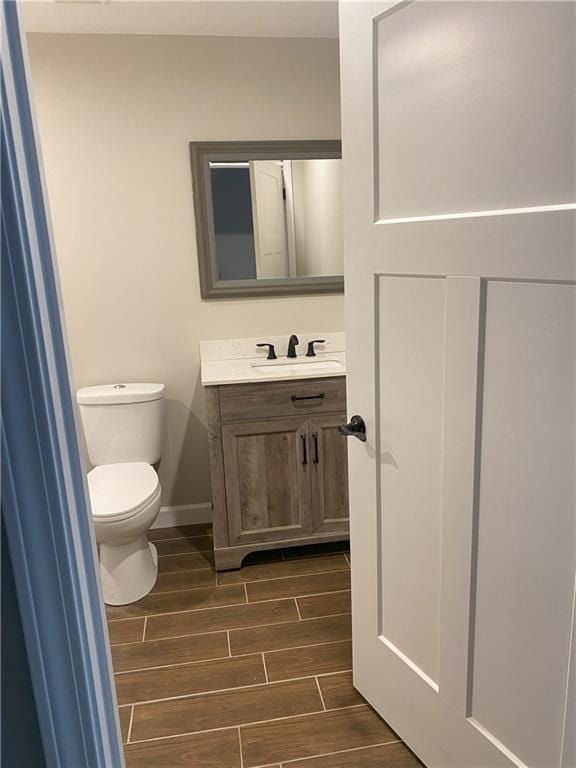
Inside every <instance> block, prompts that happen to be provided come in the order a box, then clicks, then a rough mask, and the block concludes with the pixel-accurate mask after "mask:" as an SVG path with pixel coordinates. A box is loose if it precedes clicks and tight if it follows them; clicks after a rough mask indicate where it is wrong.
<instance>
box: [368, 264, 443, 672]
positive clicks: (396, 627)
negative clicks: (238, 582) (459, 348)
mask: <svg viewBox="0 0 576 768" xmlns="http://www.w3.org/2000/svg"><path fill="white" fill-rule="evenodd" d="M445 283H446V281H445V280H440V279H436V278H405V277H394V276H392V277H390V276H382V277H380V278H379V283H378V284H379V306H380V309H381V311H380V320H379V336H378V340H379V341H378V348H379V359H380V366H379V392H378V407H379V410H380V424H381V430H382V432H381V455H382V460H381V462H380V489H381V491H380V493H381V500H380V504H381V507H382V508H385V509H386V510H387V514H386V515H385V516H383V518H382V527H381V543H380V546H381V550H380V557H381V561H382V569H381V582H382V583H381V590H380V601H381V607H380V611H381V617H382V620H381V621H382V626H381V629H380V632H381V634H382V637H383V638H385V640H386V642H388V643H391V644H392V645H393V646H394V647H395V648H396V649H397V650H398V651H400V652H401V653H402V654H404V655H405V656H406V657H407V658H408V659H409V660H410V662H411V663H413V664H414V665H415V667H417V668H418V669H420V670H421V671H422V672H423V673H424V675H426V676H427V677H428V678H431V680H432V681H433V682H434V683H437V681H438V664H439V655H438V653H439V651H438V648H439V632H440V623H439V622H440V555H441V546H440V545H441V534H442V459H443V457H442V451H443V445H442V422H443V417H444V354H445V353H444V337H445V323H446V285H445Z"/></svg>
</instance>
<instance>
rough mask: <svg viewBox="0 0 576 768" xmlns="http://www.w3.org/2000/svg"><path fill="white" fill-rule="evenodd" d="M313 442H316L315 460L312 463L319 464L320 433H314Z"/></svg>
mask: <svg viewBox="0 0 576 768" xmlns="http://www.w3.org/2000/svg"><path fill="white" fill-rule="evenodd" d="M312 440H314V458H313V459H312V463H313V464H318V463H319V462H320V452H319V450H318V432H312Z"/></svg>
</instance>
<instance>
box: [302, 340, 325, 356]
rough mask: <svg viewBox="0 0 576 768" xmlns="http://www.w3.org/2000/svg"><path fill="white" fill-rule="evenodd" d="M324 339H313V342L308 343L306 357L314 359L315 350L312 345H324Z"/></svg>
mask: <svg viewBox="0 0 576 768" xmlns="http://www.w3.org/2000/svg"><path fill="white" fill-rule="evenodd" d="M325 343H326V339H314V341H309V342H308V352H306V357H316V350H315V349H314V344H325Z"/></svg>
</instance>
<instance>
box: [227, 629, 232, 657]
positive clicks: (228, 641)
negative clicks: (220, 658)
mask: <svg viewBox="0 0 576 768" xmlns="http://www.w3.org/2000/svg"><path fill="white" fill-rule="evenodd" d="M226 641H227V643H228V657H229V658H232V649H231V647H230V630H229V629H227V630H226Z"/></svg>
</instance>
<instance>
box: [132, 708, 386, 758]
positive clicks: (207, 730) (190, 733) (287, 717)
mask: <svg viewBox="0 0 576 768" xmlns="http://www.w3.org/2000/svg"><path fill="white" fill-rule="evenodd" d="M134 706H135V707H136V706H137V705H134ZM362 707H364V708H365V709H370V705H369V704H367V703H366V704H356V705H354V706H353V707H340V708H337V709H330V710H328V712H324V710H322V709H316V710H313V711H312V712H302V713H301V714H299V715H283V716H282V717H275V718H271V719H269V720H255V721H254V722H251V721H248V722H245V723H234V724H231V725H222V726H219V727H218V728H205V729H203V730H201V731H185V732H184V733H171V734H170V735H169V736H154V737H153V738H151V739H138V741H132V742H130V743H131V744H148V743H149V742H157V741H166V739H175V738H178V737H180V736H195V735H197V734H200V733H214V732H216V731H229V730H231V729H234V728H251V727H252V726H253V725H266V724H268V723H278V722H281V721H284V720H293V719H296V718H299V717H311V716H313V715H326V714H329V713H334V712H344V711H346V710H350V709H361V708H362ZM382 722H384V721H382ZM382 743H387V742H382ZM272 765H274V763H272Z"/></svg>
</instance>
